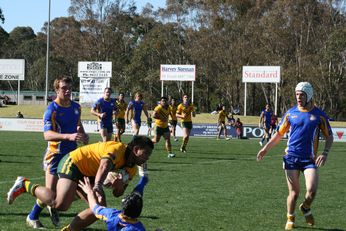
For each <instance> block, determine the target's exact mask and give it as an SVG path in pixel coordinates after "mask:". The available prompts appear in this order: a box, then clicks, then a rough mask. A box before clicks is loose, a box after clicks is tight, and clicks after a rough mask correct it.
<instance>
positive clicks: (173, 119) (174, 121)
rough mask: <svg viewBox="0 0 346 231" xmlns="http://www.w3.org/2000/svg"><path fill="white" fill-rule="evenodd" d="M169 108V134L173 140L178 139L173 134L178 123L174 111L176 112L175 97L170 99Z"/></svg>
mask: <svg viewBox="0 0 346 231" xmlns="http://www.w3.org/2000/svg"><path fill="white" fill-rule="evenodd" d="M169 108H170V110H171V114H170V117H171V120H170V121H169V124H170V125H171V126H170V130H171V135H172V137H173V139H174V141H178V139H177V137H176V134H175V132H176V128H177V124H178V119H177V115H176V113H177V104H176V100H175V98H172V99H171V102H170V105H169Z"/></svg>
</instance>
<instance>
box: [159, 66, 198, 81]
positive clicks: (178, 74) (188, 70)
mask: <svg viewBox="0 0 346 231" xmlns="http://www.w3.org/2000/svg"><path fill="white" fill-rule="evenodd" d="M160 80H161V81H195V80H196V65H165V64H161V66H160Z"/></svg>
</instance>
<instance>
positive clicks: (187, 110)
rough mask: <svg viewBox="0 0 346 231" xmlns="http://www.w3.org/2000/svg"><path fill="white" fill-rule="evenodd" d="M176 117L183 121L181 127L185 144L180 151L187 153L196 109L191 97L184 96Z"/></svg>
mask: <svg viewBox="0 0 346 231" xmlns="http://www.w3.org/2000/svg"><path fill="white" fill-rule="evenodd" d="M176 116H177V117H178V118H180V119H181V125H182V127H183V143H182V145H181V147H180V151H181V152H184V153H186V146H187V143H188V142H189V137H190V132H191V130H192V119H191V117H192V116H193V117H195V116H196V114H195V108H194V106H193V104H192V103H190V101H189V97H188V96H187V95H186V94H185V95H183V102H182V103H181V104H179V106H178V109H177V114H176Z"/></svg>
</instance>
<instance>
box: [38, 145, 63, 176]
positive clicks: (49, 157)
mask: <svg viewBox="0 0 346 231" xmlns="http://www.w3.org/2000/svg"><path fill="white" fill-rule="evenodd" d="M64 156H65V155H64V154H56V153H51V152H49V151H48V152H46V154H45V156H44V158H43V169H44V170H45V171H48V172H49V173H50V174H52V175H56V174H57V171H58V165H59V162H60V160H61V159H62V158H63V157H64Z"/></svg>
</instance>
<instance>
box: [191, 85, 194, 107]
mask: <svg viewBox="0 0 346 231" xmlns="http://www.w3.org/2000/svg"><path fill="white" fill-rule="evenodd" d="M194 93H195V81H192V94H191V102H192V103H193V101H194V98H195V95H194Z"/></svg>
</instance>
